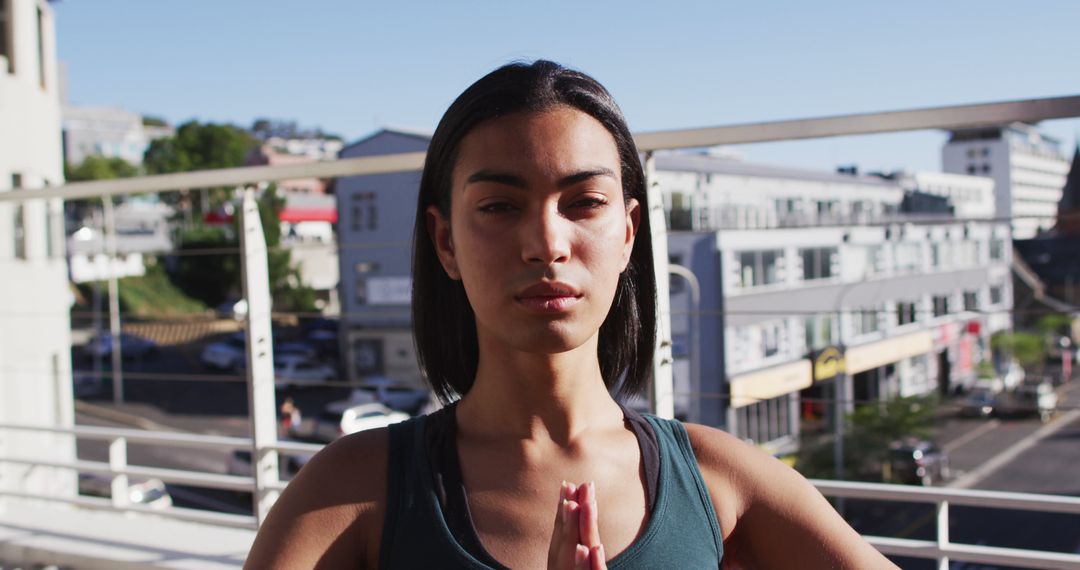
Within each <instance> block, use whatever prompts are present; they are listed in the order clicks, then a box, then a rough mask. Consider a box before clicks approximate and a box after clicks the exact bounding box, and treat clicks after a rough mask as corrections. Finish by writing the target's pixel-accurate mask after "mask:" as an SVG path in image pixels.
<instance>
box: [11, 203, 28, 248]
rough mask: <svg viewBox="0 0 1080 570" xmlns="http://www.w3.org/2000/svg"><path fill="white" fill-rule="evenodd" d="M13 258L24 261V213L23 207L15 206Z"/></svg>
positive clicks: (20, 205)
mask: <svg viewBox="0 0 1080 570" xmlns="http://www.w3.org/2000/svg"><path fill="white" fill-rule="evenodd" d="M14 222H15V223H14V228H15V236H14V237H15V258H16V259H26V213H25V212H24V211H23V205H22V204H18V205H16V206H15V220H14Z"/></svg>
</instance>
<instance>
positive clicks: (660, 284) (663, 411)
mask: <svg viewBox="0 0 1080 570" xmlns="http://www.w3.org/2000/svg"><path fill="white" fill-rule="evenodd" d="M645 191H646V199H647V200H648V201H649V204H648V205H649V209H648V211H647V212H641V214H642V215H647V216H649V229H650V230H651V231H652V254H653V266H654V273H655V276H654V277H655V279H656V354H655V356H654V357H653V381H652V390H651V391H650V393H649V396H650V397H649V404H650V408H651V409H652V413H654V414H656V415H657V416H659V417H662V418H674V417H675V400H674V394H673V393H674V390H673V388H672V358H671V296H670V294H669V289H670V287H669V283H670V282H669V277H668V243H667V221H666V220H665V219H664V200H663V197H662V196H661V195H660V181H659V180H657V178H656V158H655V157H654V156H653V153H652V152H647V153H645Z"/></svg>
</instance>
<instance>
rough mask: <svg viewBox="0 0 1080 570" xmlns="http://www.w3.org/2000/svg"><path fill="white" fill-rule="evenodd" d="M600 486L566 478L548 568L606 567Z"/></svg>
mask: <svg viewBox="0 0 1080 570" xmlns="http://www.w3.org/2000/svg"><path fill="white" fill-rule="evenodd" d="M599 520H600V519H599V512H598V511H597V506H596V485H594V484H593V483H592V482H589V483H583V484H581V485H574V484H573V483H567V482H566V481H563V483H562V487H561V488H560V490H559V510H558V512H557V513H556V516H555V530H554V531H553V532H552V534H551V546H550V547H549V548H548V568H549V569H557V570H564V569H565V570H571V569H572V570H579V569H586V570H600V569H606V568H607V563H606V562H605V558H604V545H602V544H600V522H599Z"/></svg>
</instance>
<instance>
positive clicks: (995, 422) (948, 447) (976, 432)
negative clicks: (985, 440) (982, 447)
mask: <svg viewBox="0 0 1080 570" xmlns="http://www.w3.org/2000/svg"><path fill="white" fill-rule="evenodd" d="M999 425H1001V420H999V419H992V420H990V421H988V422H986V423H984V424H983V425H981V426H979V427H977V428H975V429H973V430H971V431H969V432H967V433H965V434H964V435H962V436H960V437H958V438H956V439H954V440H952V441H950V442H949V443H946V444H945V445H943V446H942V449H944V450H945V451H946V452H947V453H952V452H953V450H954V449H956V448H958V447H960V446H961V445H964V444H966V443H968V442H969V441H971V440H973V439H975V438H977V437H979V436H981V435H982V434H984V433H986V432H988V431H990V430H992V429H994V428H996V427H998V426H999Z"/></svg>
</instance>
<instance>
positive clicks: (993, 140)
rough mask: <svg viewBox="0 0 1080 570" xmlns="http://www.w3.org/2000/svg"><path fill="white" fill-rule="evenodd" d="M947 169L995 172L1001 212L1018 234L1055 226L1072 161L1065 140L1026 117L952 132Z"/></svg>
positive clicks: (945, 160) (945, 150)
mask: <svg viewBox="0 0 1080 570" xmlns="http://www.w3.org/2000/svg"><path fill="white" fill-rule="evenodd" d="M941 164H942V170H944V171H945V172H950V173H956V174H969V175H976V176H985V177H989V178H993V180H994V191H995V194H996V214H997V216H998V217H999V218H1003V219H1011V221H1012V229H1013V235H1012V237H1013V239H1030V238H1033V237H1035V236H1036V235H1037V234H1038V233H1039V232H1040V231H1044V230H1048V229H1050V228H1052V227H1054V221H1055V216H1056V215H1057V208H1058V202H1060V201H1061V189H1062V187H1064V186H1065V177H1066V175H1067V174H1068V172H1069V162H1068V160H1067V159H1066V157H1065V156H1064V155H1063V154H1062V152H1061V148H1060V143H1059V142H1058V141H1057V140H1056V139H1054V138H1051V137H1049V136H1046V135H1044V134H1042V133H1040V132H1039V130H1038V128H1036V127H1034V126H1032V125H1026V124H1023V123H1012V124H1010V125H1005V126H1000V127H987V128H981V129H967V130H961V131H954V132H952V134H951V136H950V138H949V142H948V143H946V144H945V146H944V147H943V148H942V151H941Z"/></svg>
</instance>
